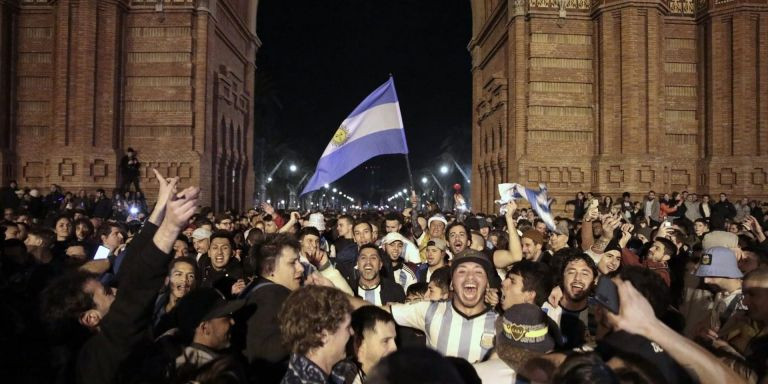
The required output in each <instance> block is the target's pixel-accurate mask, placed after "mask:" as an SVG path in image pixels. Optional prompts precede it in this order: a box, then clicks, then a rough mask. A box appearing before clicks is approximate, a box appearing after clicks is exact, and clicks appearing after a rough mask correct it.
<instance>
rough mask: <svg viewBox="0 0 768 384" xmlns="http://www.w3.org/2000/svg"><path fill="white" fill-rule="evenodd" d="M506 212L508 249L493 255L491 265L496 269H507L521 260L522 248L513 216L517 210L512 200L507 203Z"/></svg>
mask: <svg viewBox="0 0 768 384" xmlns="http://www.w3.org/2000/svg"><path fill="white" fill-rule="evenodd" d="M506 209H507V211H506V212H505V213H504V219H505V220H506V222H507V233H508V235H509V249H508V250H505V249H500V250H498V251H496V252H494V253H493V264H494V265H495V266H496V268H500V269H502V268H507V267H508V266H510V265H512V264H514V263H517V262H518V261H520V260H522V259H523V246H522V244H521V243H520V235H518V234H517V222H515V219H514V215H515V211H516V210H517V203H515V202H514V200H512V201H510V202H509V203H507V207H506Z"/></svg>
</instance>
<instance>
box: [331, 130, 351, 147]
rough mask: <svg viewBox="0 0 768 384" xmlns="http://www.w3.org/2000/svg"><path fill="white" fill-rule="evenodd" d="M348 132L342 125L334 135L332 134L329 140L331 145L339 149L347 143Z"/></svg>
mask: <svg viewBox="0 0 768 384" xmlns="http://www.w3.org/2000/svg"><path fill="white" fill-rule="evenodd" d="M348 134H349V131H347V127H345V126H344V125H341V126H339V129H337V130H336V133H334V134H333V139H331V143H333V145H335V146H337V147H340V146H342V145H344V143H346V142H347V138H348V136H347V135H348Z"/></svg>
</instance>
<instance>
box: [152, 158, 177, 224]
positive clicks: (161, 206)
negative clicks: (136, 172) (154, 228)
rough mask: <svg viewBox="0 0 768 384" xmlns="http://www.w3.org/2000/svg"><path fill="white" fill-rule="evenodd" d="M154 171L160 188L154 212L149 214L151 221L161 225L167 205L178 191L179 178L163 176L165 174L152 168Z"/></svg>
mask: <svg viewBox="0 0 768 384" xmlns="http://www.w3.org/2000/svg"><path fill="white" fill-rule="evenodd" d="M152 172H154V173H155V178H156V179H157V183H158V184H159V186H160V189H159V191H158V193H157V203H156V204H155V208H154V209H153V210H152V214H150V215H149V222H150V223H152V224H155V225H160V223H161V222H162V221H163V218H164V217H165V207H166V205H167V204H168V201H169V200H170V199H171V197H172V196H173V194H174V193H176V187H177V186H178V183H179V178H178V177H173V178H166V177H163V175H161V174H160V172H158V171H157V169H154V168H152Z"/></svg>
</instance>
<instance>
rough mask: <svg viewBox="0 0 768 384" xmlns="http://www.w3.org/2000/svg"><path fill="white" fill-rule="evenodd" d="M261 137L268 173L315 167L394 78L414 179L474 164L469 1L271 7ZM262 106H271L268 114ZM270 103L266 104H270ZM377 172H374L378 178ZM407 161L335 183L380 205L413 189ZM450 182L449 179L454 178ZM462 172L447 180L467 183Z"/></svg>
mask: <svg viewBox="0 0 768 384" xmlns="http://www.w3.org/2000/svg"><path fill="white" fill-rule="evenodd" d="M259 5H260V6H259V11H258V12H259V13H258V17H259V20H258V36H259V38H260V39H261V41H262V43H263V45H262V47H261V48H260V51H259V53H258V56H257V65H258V70H257V89H256V91H255V93H256V96H255V99H256V100H257V113H256V116H257V117H256V120H257V122H256V125H257V128H256V136H257V137H259V136H261V137H266V143H267V144H266V145H267V151H265V153H266V161H265V166H266V168H271V167H272V166H274V164H275V163H276V162H277V161H278V160H279V158H280V157H281V156H286V157H287V158H288V160H287V161H291V162H295V163H296V164H298V165H299V167H300V168H301V169H302V172H300V173H303V172H309V173H310V175H311V173H312V172H313V171H314V166H315V164H316V162H317V160H318V159H319V157H320V155H321V154H322V152H323V150H324V149H325V147H326V145H327V144H328V142H329V141H330V138H331V136H332V135H333V133H334V132H335V130H336V128H338V126H339V124H340V123H341V121H342V120H344V119H345V118H346V117H347V116H348V115H349V113H350V112H351V111H352V110H353V109H354V108H355V106H357V104H358V103H360V102H361V101H362V100H363V98H365V96H367V95H368V94H369V93H370V92H372V91H373V90H374V89H375V88H377V87H378V86H380V85H381V84H382V83H384V82H385V81H386V80H387V77H388V76H389V74H390V73H391V74H392V75H393V76H394V78H395V87H396V89H397V92H398V97H399V101H400V108H401V111H402V114H403V120H404V123H405V132H406V138H407V141H408V147H409V150H410V158H411V165H412V169H413V171H414V178H415V182H416V183H417V184H418V183H419V180H420V179H421V177H422V176H424V175H425V169H427V168H429V169H431V170H432V172H434V173H435V174H438V175H439V173H438V171H437V168H438V165H439V164H440V163H441V162H442V161H444V159H443V158H441V156H444V155H443V154H444V153H446V152H447V153H451V154H452V155H453V156H454V157H455V158H456V159H457V160H458V162H459V163H460V164H462V165H464V166H465V168H466V169H467V170H468V169H469V164H470V162H471V140H472V139H471V116H472V111H471V105H472V92H471V72H470V69H471V68H470V56H469V53H468V51H467V44H468V43H469V40H470V38H471V10H470V2H469V0H326V1H320V0H262V1H261V2H260V4H259ZM259 100H261V101H262V103H264V105H267V104H268V106H266V107H263V109H262V111H266V112H262V113H261V114H260V113H259V111H258V109H259V108H261V107H260V106H259V105H260V104H259V103H260V102H259ZM264 100H267V101H264ZM372 173H373V175H372ZM407 179H408V177H407V172H406V168H405V160H404V159H403V156H402V155H387V156H381V157H378V158H374V159H373V160H370V161H368V162H367V163H365V164H364V166H361V167H358V169H356V170H355V171H352V172H351V173H349V174H347V176H345V177H343V178H342V179H341V180H340V181H337V182H336V184H337V185H339V186H340V187H341V188H344V189H345V191H347V193H352V194H353V196H356V197H358V198H363V199H364V200H368V201H373V202H378V199H379V198H380V197H381V196H387V195H388V193H391V191H392V190H393V189H396V188H398V189H402V187H403V186H404V185H405V184H407ZM449 179H450V180H449ZM460 179H461V177H460V175H459V174H458V172H453V174H452V175H450V176H448V177H446V180H445V183H446V184H448V183H451V182H457V181H460Z"/></svg>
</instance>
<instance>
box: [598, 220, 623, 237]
mask: <svg viewBox="0 0 768 384" xmlns="http://www.w3.org/2000/svg"><path fill="white" fill-rule="evenodd" d="M619 225H621V219H619V218H617V217H613V216H611V215H607V216H605V217H603V235H602V236H603V237H605V238H606V239H612V238H613V231H614V230H616V228H618V227H619Z"/></svg>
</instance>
